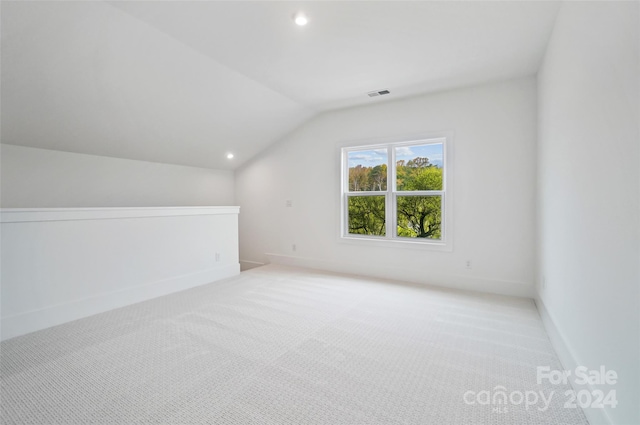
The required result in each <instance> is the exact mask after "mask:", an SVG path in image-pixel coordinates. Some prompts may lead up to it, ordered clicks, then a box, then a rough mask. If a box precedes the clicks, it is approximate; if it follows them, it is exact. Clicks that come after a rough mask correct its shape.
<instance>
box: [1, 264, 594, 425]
mask: <svg viewBox="0 0 640 425" xmlns="http://www.w3.org/2000/svg"><path fill="white" fill-rule="evenodd" d="M0 349H1V358H0V365H1V372H2V386H1V391H2V392H1V394H0V395H1V405H2V407H1V412H2V423H5V424H93V423H104V424H292V425H293V424H295V425H299V424H327V425H340V424H354V425H355V424H389V425H391V424H437V425H446V424H456V425H458V424H519V425H526V424H536V425H554V424H555V425H565V424H566V425H569V424H571V425H573V424H586V423H587V421H586V419H585V417H584V414H583V412H582V411H581V410H580V409H579V408H578V409H570V408H564V402H565V401H566V400H567V399H566V397H565V396H564V392H565V391H567V390H569V387H567V386H563V385H551V384H549V383H548V382H546V381H545V382H542V383H537V381H536V367H538V366H549V367H550V368H551V369H558V370H560V369H561V366H560V363H559V361H558V358H557V357H556V355H555V353H554V351H553V349H552V347H551V344H550V342H549V339H548V337H547V335H546V333H545V330H544V328H543V325H542V322H541V320H540V317H539V315H538V313H537V311H536V308H535V305H534V304H533V302H532V301H531V300H525V299H517V298H510V297H501V296H491V295H481V294H470V293H465V292H461V291H453V290H443V289H436V288H430V287H425V286H419V285H412V284H406V283H399V282H386V281H382V280H375V279H369V278H359V277H353V276H346V275H340V274H332V273H324V272H316V271H310V270H305V269H298V268H290V267H283V266H275V265H270V266H265V267H261V268H258V269H253V270H250V271H248V272H244V273H242V274H241V275H240V276H239V277H237V278H233V279H228V280H225V281H221V282H215V283H212V284H209V285H205V286H201V287H198V288H194V289H191V290H187V291H184V292H180V293H177V294H173V295H169V296H165V297H161V298H157V299H154V300H151V301H147V302H144V303H140V304H135V305H132V306H129V307H125V308H121V309H117V310H113V311H110V312H107V313H103V314H99V315H96V316H92V317H89V318H86V319H82V320H78V321H75V322H71V323H67V324H64V325H61V326H56V327H54V328H50V329H46V330H43V331H39V332H35V333H32V334H29V335H25V336H22V337H17V338H13V339H10V340H8V341H5V342H3V343H2V344H1V345H0ZM501 390H503V391H505V393H506V394H507V396H508V397H507V399H506V402H505V403H498V401H503V398H500V397H493V396H494V395H495V393H498V392H499V391H501ZM534 391H535V392H538V393H539V392H541V391H542V392H543V394H544V395H545V397H546V396H548V395H549V394H551V392H552V391H553V396H552V398H551V401H550V403H549V405H548V407H547V408H546V409H545V403H543V402H542V401H538V402H537V403H536V404H534V405H532V404H531V403H529V404H527V403H525V401H524V400H523V401H521V402H520V403H517V402H518V401H519V400H520V398H519V396H518V393H519V394H522V396H523V397H524V396H525V395H527V396H528V397H529V399H530V401H531V400H533V395H532V394H533V392H534ZM527 392H529V393H527ZM487 394H488V395H489V396H490V398H489V403H486V401H487V398H486V396H487ZM509 397H510V398H509ZM494 398H495V403H493V402H491V399H494Z"/></svg>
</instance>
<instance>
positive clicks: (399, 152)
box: [341, 137, 450, 246]
mask: <svg viewBox="0 0 640 425" xmlns="http://www.w3.org/2000/svg"><path fill="white" fill-rule="evenodd" d="M448 169H449V165H448V163H447V138H446V137H437V138H427V139H422V140H414V141H404V142H397V143H385V144H376V145H364V146H350V147H344V148H342V235H341V236H342V237H343V238H346V239H353V240H379V241H391V242H413V243H425V244H431V245H441V246H445V245H447V242H448V240H447V236H448V235H447V232H446V229H447V228H448V226H445V224H448V223H447V221H448V220H447V217H446V214H445V212H446V211H447V201H448V199H447V192H446V183H447V179H446V172H447V171H448ZM449 239H450V238H449Z"/></svg>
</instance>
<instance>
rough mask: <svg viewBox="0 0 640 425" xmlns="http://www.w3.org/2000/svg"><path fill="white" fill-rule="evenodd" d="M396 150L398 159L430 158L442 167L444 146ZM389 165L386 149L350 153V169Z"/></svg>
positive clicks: (431, 145) (435, 145)
mask: <svg viewBox="0 0 640 425" xmlns="http://www.w3.org/2000/svg"><path fill="white" fill-rule="evenodd" d="M395 149H396V159H397V160H401V159H404V160H405V161H409V160H410V159H414V158H416V157H418V156H421V157H427V158H429V162H430V163H432V164H436V165H439V166H442V156H443V155H442V144H441V143H437V144H430V145H416V146H401V147H397V148H395ZM386 163H387V150H386V149H369V150H362V151H354V152H349V168H351V167H355V166H356V165H362V166H363V167H375V166H376V165H380V164H386Z"/></svg>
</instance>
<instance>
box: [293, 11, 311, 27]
mask: <svg viewBox="0 0 640 425" xmlns="http://www.w3.org/2000/svg"><path fill="white" fill-rule="evenodd" d="M293 22H295V23H296V25H298V26H301V27H303V26H305V25H307V23H309V19H308V18H307V17H306V15H305V14H304V13H302V12H298V13H296V14H295V15H293Z"/></svg>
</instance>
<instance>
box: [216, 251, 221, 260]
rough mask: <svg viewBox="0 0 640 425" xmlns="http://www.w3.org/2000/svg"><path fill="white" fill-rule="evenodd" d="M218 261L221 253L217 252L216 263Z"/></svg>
mask: <svg viewBox="0 0 640 425" xmlns="http://www.w3.org/2000/svg"><path fill="white" fill-rule="evenodd" d="M217 261H220V253H219V252H216V262H217Z"/></svg>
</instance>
